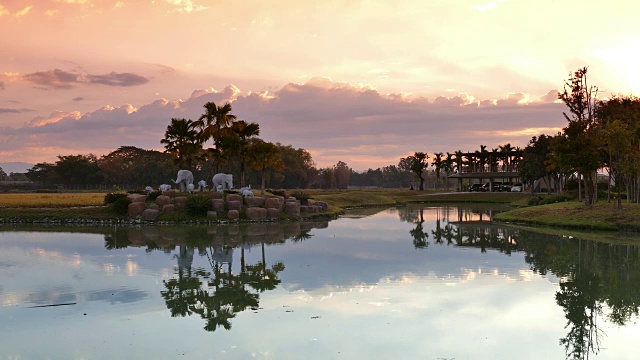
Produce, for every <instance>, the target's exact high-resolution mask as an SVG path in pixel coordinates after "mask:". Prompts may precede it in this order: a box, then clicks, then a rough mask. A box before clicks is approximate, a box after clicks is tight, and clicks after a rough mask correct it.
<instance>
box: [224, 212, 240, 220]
mask: <svg viewBox="0 0 640 360" xmlns="http://www.w3.org/2000/svg"><path fill="white" fill-rule="evenodd" d="M239 218H240V212H239V211H238V210H229V211H228V212H227V219H229V220H238V219H239Z"/></svg>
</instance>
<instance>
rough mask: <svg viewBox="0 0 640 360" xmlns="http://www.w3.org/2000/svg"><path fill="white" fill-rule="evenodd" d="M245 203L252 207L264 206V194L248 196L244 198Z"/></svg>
mask: <svg viewBox="0 0 640 360" xmlns="http://www.w3.org/2000/svg"><path fill="white" fill-rule="evenodd" d="M244 203H245V204H246V205H247V206H248V207H250V208H252V207H263V206H264V198H263V197H262V196H254V197H250V196H247V197H245V198H244Z"/></svg>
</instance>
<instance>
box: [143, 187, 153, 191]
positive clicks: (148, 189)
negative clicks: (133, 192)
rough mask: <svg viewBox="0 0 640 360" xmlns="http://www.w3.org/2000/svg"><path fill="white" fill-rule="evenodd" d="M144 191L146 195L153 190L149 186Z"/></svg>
mask: <svg viewBox="0 0 640 360" xmlns="http://www.w3.org/2000/svg"><path fill="white" fill-rule="evenodd" d="M144 190H145V191H146V192H148V193H150V192H153V188H152V187H151V186H145V188H144Z"/></svg>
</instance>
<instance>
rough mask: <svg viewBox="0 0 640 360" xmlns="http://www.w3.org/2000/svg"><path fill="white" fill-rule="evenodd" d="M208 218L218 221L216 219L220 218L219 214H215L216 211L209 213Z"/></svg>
mask: <svg viewBox="0 0 640 360" xmlns="http://www.w3.org/2000/svg"><path fill="white" fill-rule="evenodd" d="M207 217H208V218H213V219H216V218H217V217H218V213H217V212H215V211H207ZM208 233H209V232H207V234H208Z"/></svg>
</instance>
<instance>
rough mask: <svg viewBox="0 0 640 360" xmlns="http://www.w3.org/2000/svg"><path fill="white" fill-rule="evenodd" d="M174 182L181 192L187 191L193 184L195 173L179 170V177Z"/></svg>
mask: <svg viewBox="0 0 640 360" xmlns="http://www.w3.org/2000/svg"><path fill="white" fill-rule="evenodd" d="M171 181H173V183H174V184H176V185H178V186H180V191H181V192H185V191H187V186H188V185H189V184H193V173H192V172H191V171H189V170H178V176H177V178H176V179H175V180H171Z"/></svg>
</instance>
